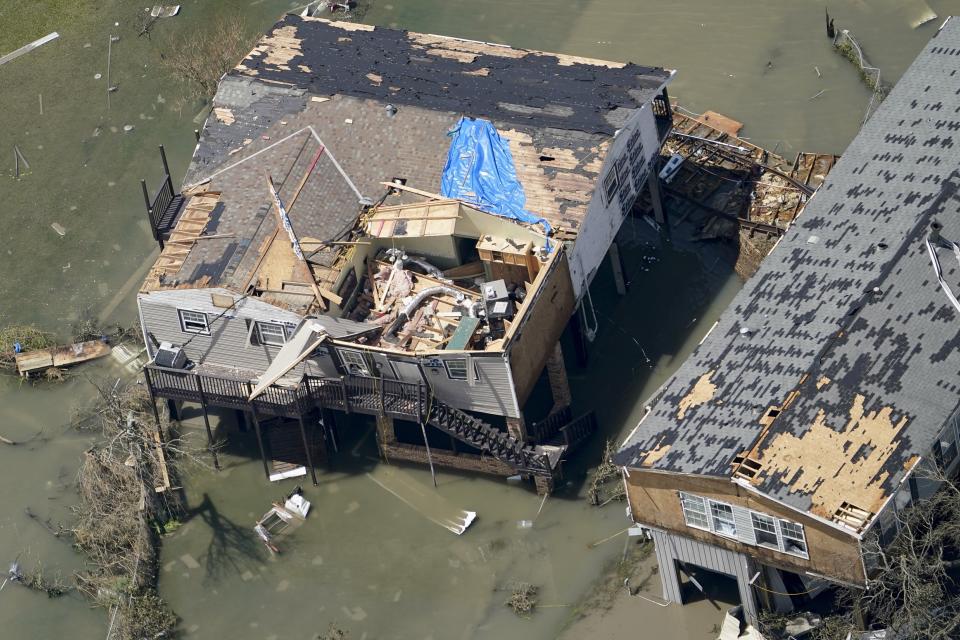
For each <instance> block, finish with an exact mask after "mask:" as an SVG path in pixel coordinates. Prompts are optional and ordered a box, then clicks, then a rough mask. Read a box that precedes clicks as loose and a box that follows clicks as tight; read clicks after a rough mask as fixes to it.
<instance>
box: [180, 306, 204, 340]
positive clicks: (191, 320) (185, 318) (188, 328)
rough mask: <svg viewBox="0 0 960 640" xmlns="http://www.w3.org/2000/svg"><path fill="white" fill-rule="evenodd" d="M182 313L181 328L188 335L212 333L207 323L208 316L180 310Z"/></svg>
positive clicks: (197, 312)
mask: <svg viewBox="0 0 960 640" xmlns="http://www.w3.org/2000/svg"><path fill="white" fill-rule="evenodd" d="M177 311H178V312H179V313H180V328H181V329H183V330H184V331H185V332H187V333H203V334H209V333H210V324H209V323H208V322H207V314H205V313H200V312H199V311H187V310H186V309H178V310H177Z"/></svg>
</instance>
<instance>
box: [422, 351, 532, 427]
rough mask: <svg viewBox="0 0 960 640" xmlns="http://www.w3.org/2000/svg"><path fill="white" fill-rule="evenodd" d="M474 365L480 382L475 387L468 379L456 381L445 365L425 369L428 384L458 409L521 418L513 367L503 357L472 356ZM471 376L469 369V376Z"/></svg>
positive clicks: (459, 356)
mask: <svg viewBox="0 0 960 640" xmlns="http://www.w3.org/2000/svg"><path fill="white" fill-rule="evenodd" d="M463 357H464V355H463V354H451V355H449V356H446V355H444V356H440V357H438V358H436V359H437V360H440V361H443V360H456V359H458V358H463ZM470 362H471V363H472V364H473V366H474V367H475V368H476V372H477V374H478V376H479V380H476V381H474V383H473V385H472V386H471V385H470V382H469V381H467V380H452V379H451V378H450V377H449V376H448V375H447V369H446V367H444V366H440V367H428V366H424V367H423V371H424V373H425V375H426V378H427V382H428V383H429V384H430V386H431V387H432V388H433V392H434V393H435V394H436V395H437V397H438V398H440V399H441V400H443V401H444V402H446V403H448V404H450V405H452V406H454V407H457V408H458V409H466V410H468V411H479V412H481V413H492V414H495V415H500V416H507V417H510V418H516V417H519V415H520V412H519V411H518V410H517V399H516V396H515V391H514V388H513V382H512V380H511V378H510V366H509V365H508V364H507V361H506V360H505V359H504V357H503V356H502V355H501V354H495V355H490V356H485V355H484V356H471V357H470ZM425 365H426V363H425ZM469 373H470V372H469V369H468V375H469Z"/></svg>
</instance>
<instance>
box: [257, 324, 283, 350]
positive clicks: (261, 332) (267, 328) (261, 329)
mask: <svg viewBox="0 0 960 640" xmlns="http://www.w3.org/2000/svg"><path fill="white" fill-rule="evenodd" d="M257 338H258V339H259V340H260V344H273V345H284V344H286V342H287V329H286V327H284V326H283V325H282V324H278V323H276V322H258V323H257Z"/></svg>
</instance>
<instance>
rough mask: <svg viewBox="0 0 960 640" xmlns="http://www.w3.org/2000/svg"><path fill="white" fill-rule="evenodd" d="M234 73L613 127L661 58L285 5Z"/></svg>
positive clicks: (637, 100)
mask: <svg viewBox="0 0 960 640" xmlns="http://www.w3.org/2000/svg"><path fill="white" fill-rule="evenodd" d="M230 75H233V76H243V75H246V76H254V77H256V78H258V79H260V80H262V81H265V82H269V83H279V84H280V85H283V86H288V87H296V88H299V89H304V90H306V91H309V92H310V93H312V94H316V95H332V94H341V95H350V96H354V97H358V98H369V99H375V100H379V101H383V102H391V103H394V104H396V105H413V106H418V107H423V108H425V109H433V110H440V111H451V112H455V113H463V114H464V115H468V116H473V117H480V118H486V119H488V120H494V121H502V122H509V123H513V124H518V125H523V124H529V125H534V126H538V127H555V128H558V129H567V130H574V131H583V132H586V133H601V134H605V135H608V136H612V135H613V134H614V133H615V132H616V130H617V129H618V128H619V127H620V126H621V125H622V123H623V122H625V121H626V118H627V117H628V115H629V113H630V112H631V111H632V110H634V109H638V108H640V107H641V106H642V105H643V104H644V103H645V102H647V101H649V100H650V99H652V98H653V97H654V95H656V94H657V93H658V92H659V90H660V88H661V87H662V86H663V85H664V84H665V83H666V82H667V81H668V80H669V78H670V72H669V71H666V70H664V69H660V68H656V67H644V66H639V65H636V64H632V63H631V64H620V63H612V62H604V61H594V60H588V59H586V58H575V57H573V56H564V55H560V54H550V53H542V52H539V51H528V50H523V49H513V48H511V47H505V46H500V45H494V44H487V43H482V42H474V41H470V40H459V39H456V38H448V37H444V36H433V35H426V34H419V33H414V32H407V31H398V30H395V29H385V28H381V27H376V28H374V27H372V26H366V25H359V24H354V23H342V22H329V21H327V20H321V19H316V18H303V17H300V16H295V15H287V16H285V17H284V18H283V19H282V20H281V21H280V22H278V23H277V24H276V25H274V27H273V29H272V30H271V32H270V33H269V34H268V35H267V36H266V37H265V38H263V39H262V40H261V41H260V44H259V45H258V46H257V47H256V48H255V49H254V50H253V51H252V52H251V54H250V55H249V56H248V57H247V58H246V59H245V60H244V61H243V62H242V63H241V65H240V66H238V67H237V68H236V69H234V70H233V71H232V72H231V73H230Z"/></svg>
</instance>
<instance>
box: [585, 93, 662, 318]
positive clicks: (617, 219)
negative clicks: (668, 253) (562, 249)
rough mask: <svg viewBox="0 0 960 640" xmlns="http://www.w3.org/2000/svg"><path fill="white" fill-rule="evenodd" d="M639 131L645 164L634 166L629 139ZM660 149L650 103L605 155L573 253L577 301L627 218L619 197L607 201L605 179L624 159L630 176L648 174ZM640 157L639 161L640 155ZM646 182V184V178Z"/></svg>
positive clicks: (639, 110)
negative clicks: (629, 169)
mask: <svg viewBox="0 0 960 640" xmlns="http://www.w3.org/2000/svg"><path fill="white" fill-rule="evenodd" d="M636 131H639V133H640V141H641V143H642V145H643V161H642V163H640V164H642V166H633V165H637V163H636V162H635V163H633V165H631V162H630V153H629V148H628V142H629V141H630V137H631V136H632V135H633V134H634V132H636ZM659 152H660V143H659V140H658V139H657V125H656V120H655V118H654V115H653V108H652V107H651V105H650V104H649V103H647V104H644V105H643V107H642V108H640V109H638V110H637V111H636V112H635V113H634V114H633V115H632V116H630V119H629V120H628V121H627V123H626V124H625V125H624V127H623V128H622V129H621V130H620V132H619V133H618V134H617V137H616V138H614V139H613V143H612V144H611V146H610V150H609V151H608V152H607V155H606V157H605V158H604V161H603V169H602V171H601V173H600V177H599V178H598V179H597V184H596V187H595V188H594V190H593V198H592V199H591V201H590V205H589V207H588V208H587V215H586V217H585V219H584V221H583V225H582V226H581V228H580V229H579V231H578V235H577V239H576V242H575V243H574V246H573V251H571V253H570V277H571V279H572V280H573V291H574V295H575V297H576V298H577V299H578V300H579V299H580V298H581V297H582V296H583V293H584V289H585V288H586V287H587V286H588V285H589V284H590V282H592V281H593V278H594V276H595V275H596V273H597V269H598V268H599V266H600V264H601V263H602V262H603V260H604V258H605V257H606V255H607V250H608V249H609V248H610V244H611V243H612V242H613V240H614V238H615V237H616V235H617V232H618V231H619V230H620V225H621V223H622V222H623V220H624V217H625V215H624V212H623V207H622V206H621V200H620V198H618V197H617V196H614V197H613V198H612V201H611V202H609V203H608V202H607V201H606V194H605V193H604V178H605V177H606V176H607V174H608V172H609V171H616V163H617V161H618V160H620V159H621V158H625V159H626V160H627V166H628V168H631V167H632V169H631V175H634V174H635V173H636V174H642V175H644V176H646V175H647V174H648V172H649V164H650V161H651V160H652V159H653V157H654V156H656V155H657V154H658V153H659ZM637 160H638V161H639V158H638V159H637ZM635 182H636V181H634V180H631V193H632V195H633V196H635V195H636V194H637V193H638V192H639V190H638V189H637V188H636V187H637V186H638V185H636V184H635ZM643 184H644V185H645V184H646V181H645V180H644V181H643ZM640 188H641V189H642V188H643V185H640ZM631 202H632V200H631ZM628 213H629V210H628Z"/></svg>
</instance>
